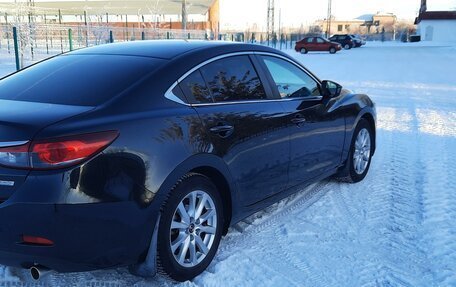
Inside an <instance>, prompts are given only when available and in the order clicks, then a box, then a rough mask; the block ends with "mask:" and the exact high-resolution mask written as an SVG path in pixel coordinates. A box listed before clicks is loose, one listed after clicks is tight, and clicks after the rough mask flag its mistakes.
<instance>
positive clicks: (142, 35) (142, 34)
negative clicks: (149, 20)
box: [141, 31, 146, 41]
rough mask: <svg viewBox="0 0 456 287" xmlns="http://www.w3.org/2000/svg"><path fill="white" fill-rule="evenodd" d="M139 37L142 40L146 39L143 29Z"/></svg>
mask: <svg viewBox="0 0 456 287" xmlns="http://www.w3.org/2000/svg"><path fill="white" fill-rule="evenodd" d="M141 39H142V40H143V41H144V40H146V33H144V31H142V32H141Z"/></svg>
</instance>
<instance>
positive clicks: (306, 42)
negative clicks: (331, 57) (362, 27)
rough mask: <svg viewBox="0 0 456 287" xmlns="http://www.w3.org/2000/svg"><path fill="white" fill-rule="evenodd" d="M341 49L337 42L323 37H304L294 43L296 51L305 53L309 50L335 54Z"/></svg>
mask: <svg viewBox="0 0 456 287" xmlns="http://www.w3.org/2000/svg"><path fill="white" fill-rule="evenodd" d="M341 49H342V47H341V46H340V44H339V43H335V42H331V41H329V40H328V39H325V38H323V37H306V38H304V39H302V40H301V41H298V42H296V45H295V50H296V52H301V54H306V53H307V52H309V51H328V52H330V53H331V54H335V53H336V52H337V51H340V50H341Z"/></svg>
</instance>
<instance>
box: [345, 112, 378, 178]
mask: <svg viewBox="0 0 456 287" xmlns="http://www.w3.org/2000/svg"><path fill="white" fill-rule="evenodd" d="M373 132H374V131H372V128H371V126H370V125H369V123H368V122H367V120H365V119H361V120H360V121H359V123H358V125H357V126H356V128H355V132H354V133H353V138H352V141H351V145H350V152H349V154H348V159H347V162H346V163H345V166H344V168H343V169H342V171H341V172H340V173H339V174H338V175H336V179H337V180H339V181H344V182H351V183H355V182H359V181H361V180H363V179H364V178H365V177H366V175H367V172H368V171H369V167H370V164H371V160H372V155H373V153H374V134H373Z"/></svg>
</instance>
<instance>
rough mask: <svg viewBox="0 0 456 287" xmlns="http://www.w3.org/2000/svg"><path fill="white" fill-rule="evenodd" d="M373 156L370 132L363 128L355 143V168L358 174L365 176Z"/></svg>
mask: <svg viewBox="0 0 456 287" xmlns="http://www.w3.org/2000/svg"><path fill="white" fill-rule="evenodd" d="M370 154H371V139H370V134H369V131H368V130H367V129H366V128H363V129H361V130H360V131H359V133H358V136H357V137H356V141H355V151H354V153H353V167H354V169H355V172H356V173H357V174H363V173H364V171H365V170H366V168H367V165H368V164H369V160H370Z"/></svg>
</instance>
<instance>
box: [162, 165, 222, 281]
mask: <svg viewBox="0 0 456 287" xmlns="http://www.w3.org/2000/svg"><path fill="white" fill-rule="evenodd" d="M161 213H162V214H161V218H160V225H159V230H158V238H157V269H158V272H159V273H161V274H164V275H166V276H168V277H170V278H171V279H174V280H176V281H186V280H190V279H193V278H195V277H196V276H198V275H199V274H200V273H202V272H203V271H204V270H205V269H206V268H207V266H208V265H209V264H210V263H211V261H212V259H213V258H214V256H215V253H216V252H217V248H218V246H219V243H220V239H221V237H222V231H223V225H224V218H223V205H222V201H221V197H220V194H219V193H218V191H217V188H216V187H215V185H214V184H213V183H212V182H211V181H210V180H209V179H208V178H207V177H205V176H203V175H201V174H196V173H191V174H188V175H186V176H185V177H184V178H182V179H181V180H179V182H178V183H177V184H176V185H175V187H174V188H173V189H172V190H171V191H170V195H169V198H168V199H167V201H166V202H165V203H164V205H163V206H162V210H161Z"/></svg>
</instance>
